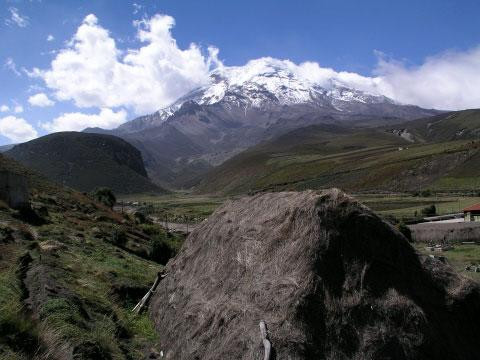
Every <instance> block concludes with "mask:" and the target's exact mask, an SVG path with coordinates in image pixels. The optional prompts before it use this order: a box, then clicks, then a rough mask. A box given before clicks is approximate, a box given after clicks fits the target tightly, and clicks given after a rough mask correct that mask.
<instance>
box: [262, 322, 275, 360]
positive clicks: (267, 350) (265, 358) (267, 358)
mask: <svg viewBox="0 0 480 360" xmlns="http://www.w3.org/2000/svg"><path fill="white" fill-rule="evenodd" d="M260 335H261V336H262V342H263V347H264V349H265V353H264V356H263V360H270V354H271V352H272V344H271V343H270V341H269V340H268V333H267V325H266V324H265V321H263V320H262V321H260Z"/></svg>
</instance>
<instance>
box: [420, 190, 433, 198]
mask: <svg viewBox="0 0 480 360" xmlns="http://www.w3.org/2000/svg"><path fill="white" fill-rule="evenodd" d="M420 195H422V196H423V197H429V196H432V192H431V191H430V190H429V189H427V190H423V191H422V192H421V193H420Z"/></svg>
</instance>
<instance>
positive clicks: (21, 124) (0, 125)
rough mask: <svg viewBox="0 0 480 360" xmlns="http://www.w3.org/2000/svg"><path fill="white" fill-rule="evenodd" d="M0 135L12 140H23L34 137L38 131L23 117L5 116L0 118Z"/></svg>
mask: <svg viewBox="0 0 480 360" xmlns="http://www.w3.org/2000/svg"><path fill="white" fill-rule="evenodd" d="M0 135H3V136H5V137H7V138H8V139H10V140H11V141H13V142H23V141H28V140H32V139H34V138H36V137H37V136H38V133H37V131H36V130H35V129H34V128H33V126H32V125H30V124H29V123H28V122H27V121H25V119H22V118H17V117H15V116H7V117H4V118H0Z"/></svg>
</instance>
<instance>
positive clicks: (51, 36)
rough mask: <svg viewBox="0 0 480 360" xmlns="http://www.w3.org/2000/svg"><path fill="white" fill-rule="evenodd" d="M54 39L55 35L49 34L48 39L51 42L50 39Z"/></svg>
mask: <svg viewBox="0 0 480 360" xmlns="http://www.w3.org/2000/svg"><path fill="white" fill-rule="evenodd" d="M53 40H55V36H53V35H52V34H49V35H48V36H47V41H49V42H50V41H53Z"/></svg>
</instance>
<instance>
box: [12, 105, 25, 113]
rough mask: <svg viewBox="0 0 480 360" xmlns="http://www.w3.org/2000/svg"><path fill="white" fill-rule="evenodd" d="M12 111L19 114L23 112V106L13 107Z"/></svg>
mask: <svg viewBox="0 0 480 360" xmlns="http://www.w3.org/2000/svg"><path fill="white" fill-rule="evenodd" d="M13 111H14V112H15V113H16V114H20V113H22V112H23V106H22V105H15V107H14V108H13Z"/></svg>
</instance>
